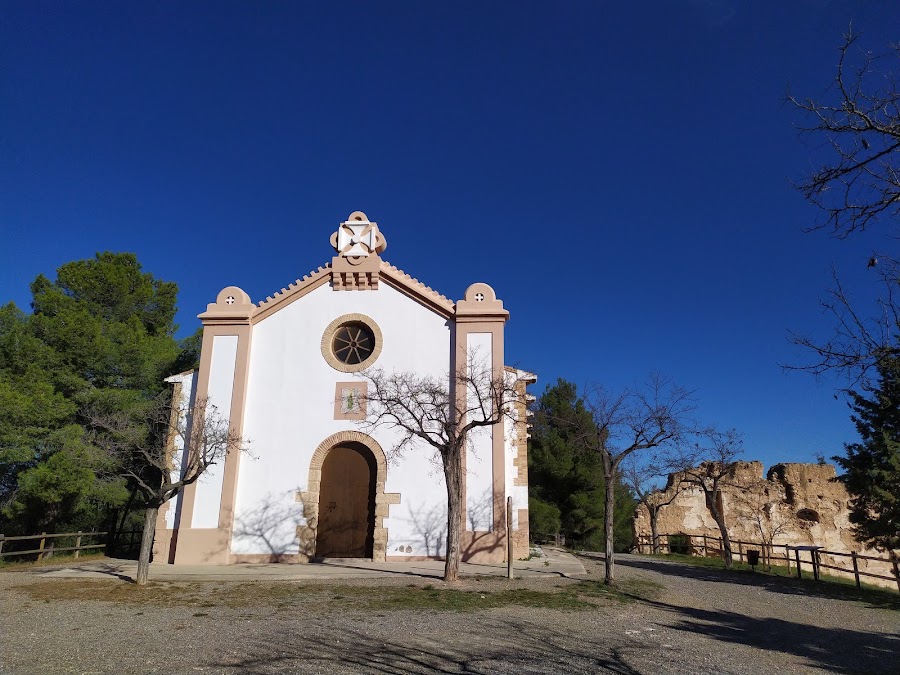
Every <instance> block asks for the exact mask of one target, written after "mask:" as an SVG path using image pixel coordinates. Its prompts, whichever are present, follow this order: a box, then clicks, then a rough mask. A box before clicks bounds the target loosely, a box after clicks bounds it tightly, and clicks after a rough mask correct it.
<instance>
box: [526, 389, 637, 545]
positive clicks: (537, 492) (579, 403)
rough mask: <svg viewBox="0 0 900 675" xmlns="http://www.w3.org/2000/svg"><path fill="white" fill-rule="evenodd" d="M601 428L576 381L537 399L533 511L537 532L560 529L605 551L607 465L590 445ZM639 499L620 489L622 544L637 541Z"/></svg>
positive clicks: (618, 527) (531, 457) (532, 525)
mask: <svg viewBox="0 0 900 675" xmlns="http://www.w3.org/2000/svg"><path fill="white" fill-rule="evenodd" d="M595 435H596V428H595V426H594V422H593V420H592V419H591V414H590V412H589V411H588V410H587V408H585V405H584V400H583V399H582V398H581V396H580V395H579V394H578V388H577V387H576V385H575V384H573V383H571V382H567V381H566V380H562V379H560V380H558V381H557V383H556V384H554V385H552V386H548V387H547V389H546V391H545V392H544V393H543V394H542V395H541V396H540V398H539V400H538V402H537V410H536V415H535V421H534V428H533V430H532V435H531V442H530V444H529V451H528V482H529V515H530V525H529V527H530V528H531V532H532V535H534V536H538V537H542V536H543V537H548V536H552V535H553V534H555V533H557V532H559V533H561V534H563V535H564V536H565V537H566V541H567V542H568V543H570V544H572V545H574V546H577V547H579V548H585V549H588V550H596V551H599V550H600V549H602V547H603V545H604V542H605V534H604V530H603V523H604V513H605V505H604V493H605V486H606V482H605V480H604V478H603V463H602V462H601V460H600V458H599V456H597V454H596V453H594V452H591V451H590V450H589V449H588V448H586V447H585V439H590V438H593V437H594V436H595ZM634 507H635V501H634V498H633V497H632V495H631V492H630V491H629V490H628V489H627V488H626V487H625V486H624V485H621V486H620V489H617V490H616V524H615V533H616V542H617V546H619V547H620V548H621V549H622V550H627V549H628V548H629V547H630V545H631V515H632V513H633V512H634Z"/></svg>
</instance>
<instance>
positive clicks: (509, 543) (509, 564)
mask: <svg viewBox="0 0 900 675" xmlns="http://www.w3.org/2000/svg"><path fill="white" fill-rule="evenodd" d="M512 524H513V523H512V497H507V498H506V576H507V577H508V578H510V579H512V578H513V538H512V533H513V529H512Z"/></svg>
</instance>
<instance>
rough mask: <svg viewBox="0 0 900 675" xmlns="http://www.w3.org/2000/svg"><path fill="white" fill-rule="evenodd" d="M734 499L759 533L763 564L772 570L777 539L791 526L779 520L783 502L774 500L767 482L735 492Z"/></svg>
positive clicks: (763, 481) (758, 482)
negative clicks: (773, 550) (773, 552)
mask: <svg viewBox="0 0 900 675" xmlns="http://www.w3.org/2000/svg"><path fill="white" fill-rule="evenodd" d="M734 498H735V500H736V501H737V502H738V503H739V504H741V506H742V509H741V510H742V511H743V513H745V514H747V515H749V519H750V520H751V521H752V522H753V526H754V527H755V528H756V531H757V532H758V533H759V536H760V540H761V543H762V549H763V550H762V557H763V564H765V566H766V568H767V569H769V570H771V569H772V549H773V547H774V546H775V537H777V536H778V535H780V534H783V533H784V532H786V531H787V530H788V529H789V525H790V523H789V522H788V521H787V520H779V519H778V510H777V507H778V505H779V504H780V502H781V500H780V499H773V497H772V495H771V494H770V488H769V485H768V484H767V481H765V480H760V481H757V482H756V483H753V484H752V485H746V486H744V488H743V489H741V490H735V492H734Z"/></svg>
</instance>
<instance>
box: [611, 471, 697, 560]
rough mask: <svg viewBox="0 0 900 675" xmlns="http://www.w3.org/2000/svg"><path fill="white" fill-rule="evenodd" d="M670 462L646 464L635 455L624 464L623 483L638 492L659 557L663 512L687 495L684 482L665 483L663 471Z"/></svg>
mask: <svg viewBox="0 0 900 675" xmlns="http://www.w3.org/2000/svg"><path fill="white" fill-rule="evenodd" d="M670 463H671V462H670V460H667V459H660V458H658V457H656V458H653V459H651V460H650V461H645V462H642V461H640V459H638V458H636V457H634V456H633V455H632V456H631V457H629V458H628V459H626V460H625V461H624V462H623V463H622V471H621V476H622V481H623V482H624V483H625V484H626V485H627V486H628V487H629V488H631V490H632V491H633V492H634V495H635V497H637V500H638V502H639V503H640V504H642V505H643V507H644V508H645V509H647V514H648V516H649V517H650V552H651V553H654V554H658V553H659V526H658V523H659V512H660V511H662V509H663V507H665V506H668V505H669V504H671V503H672V502H674V501H675V500H676V499H677V498H678V495H680V494H681V493H682V492H683V491H684V484H683V483H682V482H681V481H669V483H668V484H664V483H663V480H662V479H663V478H664V477H665V475H666V471H665V469H664V468H663V467H664V466H666V465H667V464H670Z"/></svg>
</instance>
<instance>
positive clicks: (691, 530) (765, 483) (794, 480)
mask: <svg viewBox="0 0 900 675" xmlns="http://www.w3.org/2000/svg"><path fill="white" fill-rule="evenodd" d="M834 477H835V470H834V466H832V465H830V464H793V463H792V464H776V465H775V466H773V467H772V468H771V469H770V470H769V472H768V474H766V475H765V476H763V465H762V464H761V463H760V462H738V463H736V464H735V467H734V469H733V471H732V472H731V474H730V475H729V476H728V478H727V479H726V480H724V481H723V484H722V489H721V502H722V508H723V510H724V513H725V521H726V523H727V524H728V533H729V536H730V537H731V538H732V539H733V540H742V541H747V542H763V541H765V540H771V541H772V542H773V543H774V545H775V551H774V555H776V556H783V555H784V553H785V551H784V548H783V547H784V545H785V544H789V545H791V546H799V545H811V546H821V547H823V548H824V549H825V550H828V551H836V552H839V553H850V552H851V551H856V552H857V553H861V554H863V555H871V556H876V557H883V558H886V557H887V555H886V554H885V553H884V552H878V551H875V550H872V549H868V548H865V547H863V546H861V545H860V544H859V543H858V542H856V541H855V540H854V538H853V534H852V531H851V529H850V521H849V509H848V504H849V496H848V494H847V491H846V489H845V488H844V485H843V484H842V483H839V482H837V481H835V480H833V479H834ZM679 484H680V476H679V474H672V475H671V476H669V482H668V484H667V486H666V489H665V490H663V491H661V492H660V493H656V494H658V495H659V497H658V498H661V499H662V500H666V499H667V498H669V497H670V496H671V495H672V494H673V492H675V491H677V490H679V489H681V488H680V487H679ZM633 524H634V533H635V540H636V541H638V537H639V536H643V537H649V535H650V517H649V513H648V512H647V509H646V508H645V507H644V506H643V505H641V506H639V507H638V509H637V510H636V511H635V514H634V523H633ZM657 531H658V533H659V534H688V535H693V536H695V537H696V536H697V535H699V536H700V537H702V536H703V535H704V534H705V535H707V536H709V537H715V538H718V537H719V528H718V526H717V525H716V522H715V521H714V520H713V517H712V515H711V514H710V513H709V509H708V508H707V507H706V498H705V496H704V494H703V491H702V490H701V489H700V488H699V487H691V488H688V489H684V490H683V491H682V492H680V493H679V494H678V495H677V496H676V497H675V499H674V501H672V503H671V504H670V505H668V506H664V507H662V509H661V510H660V512H659V518H658V523H657ZM693 542H694V553H699V554H702V551H701V550H700V547H699V546H698V540H696V539H695V540H693ZM779 546H780V547H781V548H780V550H779V549H778V547H779ZM734 548H735V552H737V546H736V545H735V547H734ZM744 548H746V546H745V547H744ZM757 548H758V547H757ZM643 552H649V549H648V548H647V547H646V546H644V547H643ZM803 556H804V557H803V559H804V560H805V561H807V560H809V557H808V556H809V554H808V553H804V554H803ZM776 562H777V560H776ZM822 562H823V563H825V564H833V565H839V566H842V567H847V568H851V567H852V563H851V560H850V558H845V557H841V556H833V557H832V556H827V555H823V556H822ZM804 569H806V570H809V567H808V566H807V565H804ZM859 569H860V571H861V572H864V571H868V572H872V573H874V574H882V575H885V576H891V575H892V567H891V565H890V564H889V563H886V562H885V563H879V562H875V561H866V560H860V561H859ZM823 572H826V573H829V574H836V572H834V571H833V570H823ZM863 581H864V582H866V583H872V584H880V585H886V586H894V587H896V584H895V583H894V582H893V581H881V580H878V579H874V578H866V577H863Z"/></svg>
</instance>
